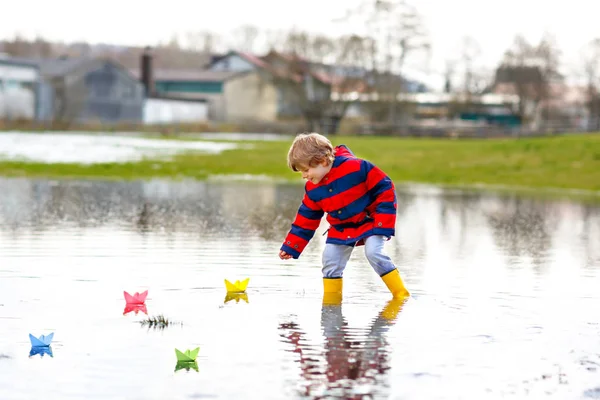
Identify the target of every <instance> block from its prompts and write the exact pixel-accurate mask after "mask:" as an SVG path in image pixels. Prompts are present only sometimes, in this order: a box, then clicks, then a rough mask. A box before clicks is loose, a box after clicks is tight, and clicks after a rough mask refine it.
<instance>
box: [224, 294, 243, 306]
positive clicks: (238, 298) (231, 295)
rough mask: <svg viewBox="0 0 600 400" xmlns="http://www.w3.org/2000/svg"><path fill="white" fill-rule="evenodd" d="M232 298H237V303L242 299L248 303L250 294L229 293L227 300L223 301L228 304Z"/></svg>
mask: <svg viewBox="0 0 600 400" xmlns="http://www.w3.org/2000/svg"><path fill="white" fill-rule="evenodd" d="M231 300H235V302H236V303H239V302H240V300H243V301H245V302H246V303H248V294H247V293H227V294H226V295H225V300H224V301H223V303H224V304H227V303H228V302H230V301H231Z"/></svg>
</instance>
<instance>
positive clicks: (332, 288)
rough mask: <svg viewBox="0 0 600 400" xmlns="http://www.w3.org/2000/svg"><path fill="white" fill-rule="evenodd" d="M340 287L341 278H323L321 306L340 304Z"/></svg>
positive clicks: (341, 283) (341, 284)
mask: <svg viewBox="0 0 600 400" xmlns="http://www.w3.org/2000/svg"><path fill="white" fill-rule="evenodd" d="M342 286H343V282H342V278H323V304H327V305H336V304H341V303H342Z"/></svg>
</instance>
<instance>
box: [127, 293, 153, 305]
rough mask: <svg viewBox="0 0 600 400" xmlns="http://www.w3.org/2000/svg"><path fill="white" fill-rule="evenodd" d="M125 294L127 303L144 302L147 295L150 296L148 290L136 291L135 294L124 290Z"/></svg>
mask: <svg viewBox="0 0 600 400" xmlns="http://www.w3.org/2000/svg"><path fill="white" fill-rule="evenodd" d="M123 295H124V296H125V302H126V303H127V304H144V302H145V301H146V297H147V296H148V291H147V290H146V291H145V292H142V293H138V292H135V293H134V294H133V296H132V295H130V294H129V293H127V292H123Z"/></svg>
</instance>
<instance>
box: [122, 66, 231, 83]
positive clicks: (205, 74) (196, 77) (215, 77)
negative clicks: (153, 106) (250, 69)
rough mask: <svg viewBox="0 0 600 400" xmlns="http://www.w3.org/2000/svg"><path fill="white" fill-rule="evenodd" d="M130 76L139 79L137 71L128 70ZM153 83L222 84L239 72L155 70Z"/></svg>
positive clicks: (138, 71) (139, 72) (139, 75)
mask: <svg viewBox="0 0 600 400" xmlns="http://www.w3.org/2000/svg"><path fill="white" fill-rule="evenodd" d="M129 72H130V73H131V75H133V76H135V77H136V78H137V79H141V71H140V70H139V69H130V70H129ZM153 75H154V76H153V78H154V80H155V81H180V82H182V81H186V82H189V81H204V82H223V81H226V80H228V79H230V78H232V77H234V76H236V75H240V72H239V71H210V70H201V69H197V70H196V69H192V70H190V69H155V70H154V71H153Z"/></svg>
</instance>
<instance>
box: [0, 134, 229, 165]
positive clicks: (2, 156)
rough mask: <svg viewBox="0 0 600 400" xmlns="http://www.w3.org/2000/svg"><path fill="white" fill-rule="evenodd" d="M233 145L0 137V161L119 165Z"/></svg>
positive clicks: (135, 139) (105, 138) (102, 137)
mask: <svg viewBox="0 0 600 400" xmlns="http://www.w3.org/2000/svg"><path fill="white" fill-rule="evenodd" d="M235 147H237V146H236V145H235V144H233V143H217V142H209V141H181V140H162V139H149V138H141V137H129V136H107V135H100V134H98V135H95V134H92V135H90V134H86V135H83V134H77V133H19V132H8V133H0V160H19V161H21V160H27V161H32V162H42V163H80V164H94V163H120V162H129V161H138V160H141V159H143V158H159V157H168V156H172V155H174V154H177V153H180V152H185V151H199V152H205V153H219V152H221V151H223V150H228V149H232V148H235Z"/></svg>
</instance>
